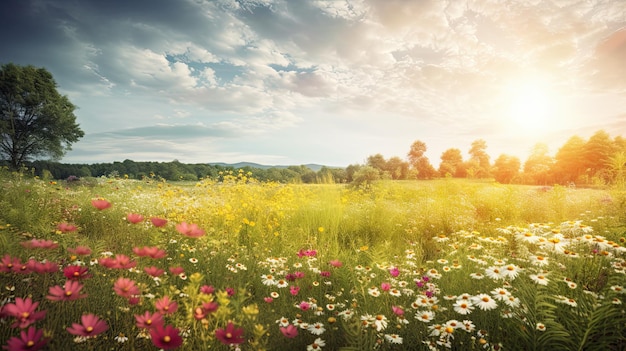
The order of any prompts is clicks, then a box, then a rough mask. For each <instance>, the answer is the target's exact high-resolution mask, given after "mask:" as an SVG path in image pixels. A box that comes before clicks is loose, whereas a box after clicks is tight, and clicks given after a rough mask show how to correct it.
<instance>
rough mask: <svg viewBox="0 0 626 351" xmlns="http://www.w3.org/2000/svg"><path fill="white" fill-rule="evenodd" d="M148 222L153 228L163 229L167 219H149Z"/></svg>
mask: <svg viewBox="0 0 626 351" xmlns="http://www.w3.org/2000/svg"><path fill="white" fill-rule="evenodd" d="M150 222H152V225H153V226H155V227H165V225H166V224H167V219H163V218H159V217H150Z"/></svg>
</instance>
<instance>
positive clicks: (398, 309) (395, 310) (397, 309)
mask: <svg viewBox="0 0 626 351" xmlns="http://www.w3.org/2000/svg"><path fill="white" fill-rule="evenodd" d="M391 310H392V311H393V313H394V314H395V315H396V316H402V315H404V309H402V307H400V306H391Z"/></svg>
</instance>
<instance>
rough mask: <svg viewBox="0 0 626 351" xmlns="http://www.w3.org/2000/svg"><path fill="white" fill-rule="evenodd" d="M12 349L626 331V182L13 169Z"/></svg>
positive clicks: (7, 324) (582, 341)
mask: <svg viewBox="0 0 626 351" xmlns="http://www.w3.org/2000/svg"><path fill="white" fill-rule="evenodd" d="M1 186H2V189H1V192H0V257H1V261H0V304H1V305H2V308H1V310H0V326H1V328H0V344H1V345H3V348H4V349H8V350H37V349H49V350H74V349H76V350H160V349H166V350H167V349H180V350H207V349H211V350H344V351H348V350H624V349H626V341H625V338H626V331H625V326H626V312H625V307H624V302H625V301H626V295H625V292H626V290H624V287H625V282H626V279H625V272H626V261H625V256H626V249H625V246H626V244H625V242H624V241H625V239H624V236H625V232H626V193H625V192H624V189H616V188H613V189H573V188H566V187H560V186H554V187H531V186H519V185H500V184H495V183H493V182H490V181H472V180H456V179H442V180H433V181H405V182H397V181H396V182H392V181H383V182H379V183H374V184H372V185H370V186H369V187H367V188H352V187H350V186H347V185H297V184H277V183H261V182H258V181H255V180H254V179H253V178H252V177H251V175H250V174H244V173H243V172H233V173H230V174H225V175H223V176H222V177H221V178H220V179H219V181H217V180H210V179H205V180H202V181H200V182H197V183H165V182H158V181H155V180H151V179H148V180H145V181H133V180H124V179H110V178H99V179H91V180H80V181H73V182H65V181H59V182H55V181H44V180H40V179H36V178H32V177H28V176H25V175H23V174H22V175H20V174H9V173H4V174H3V175H2V185H1Z"/></svg>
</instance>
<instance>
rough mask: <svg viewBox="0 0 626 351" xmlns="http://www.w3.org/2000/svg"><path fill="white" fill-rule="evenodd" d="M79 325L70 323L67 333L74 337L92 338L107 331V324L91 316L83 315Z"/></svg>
mask: <svg viewBox="0 0 626 351" xmlns="http://www.w3.org/2000/svg"><path fill="white" fill-rule="evenodd" d="M80 320H81V324H78V323H72V326H71V327H69V328H67V331H68V332H69V333H70V334H72V335H76V336H86V337H94V336H96V335H98V334H100V333H102V332H105V331H107V330H108V329H109V326H108V325H107V322H106V321H104V320H102V319H100V318H98V316H96V315H93V314H84V315H83V316H82V317H80Z"/></svg>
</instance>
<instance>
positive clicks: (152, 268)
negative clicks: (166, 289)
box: [143, 266, 165, 277]
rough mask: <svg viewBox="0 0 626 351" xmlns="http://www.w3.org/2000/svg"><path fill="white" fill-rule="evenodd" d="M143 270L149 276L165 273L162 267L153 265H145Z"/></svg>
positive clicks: (158, 275)
mask: <svg viewBox="0 0 626 351" xmlns="http://www.w3.org/2000/svg"><path fill="white" fill-rule="evenodd" d="M143 271H144V272H146V274H148V275H149V276H151V277H160V276H162V275H163V273H165V270H164V269H161V268H159V267H155V266H150V267H145V268H144V269H143Z"/></svg>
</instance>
